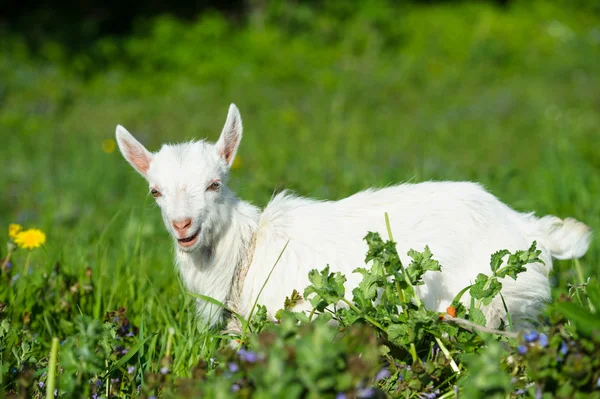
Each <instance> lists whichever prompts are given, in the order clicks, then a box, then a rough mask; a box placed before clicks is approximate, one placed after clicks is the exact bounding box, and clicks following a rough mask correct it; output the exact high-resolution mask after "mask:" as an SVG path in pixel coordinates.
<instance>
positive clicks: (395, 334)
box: [385, 324, 412, 346]
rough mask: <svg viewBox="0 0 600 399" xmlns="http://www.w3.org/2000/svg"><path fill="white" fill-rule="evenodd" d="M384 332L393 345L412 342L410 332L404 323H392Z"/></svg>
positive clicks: (403, 344)
mask: <svg viewBox="0 0 600 399" xmlns="http://www.w3.org/2000/svg"><path fill="white" fill-rule="evenodd" d="M385 332H386V334H387V336H388V339H389V340H390V341H391V342H392V343H393V344H395V345H398V346H407V345H410V343H411V342H412V338H411V337H412V333H411V331H410V328H409V327H408V325H406V324H392V325H390V326H389V327H388V328H387V329H386V331H385Z"/></svg>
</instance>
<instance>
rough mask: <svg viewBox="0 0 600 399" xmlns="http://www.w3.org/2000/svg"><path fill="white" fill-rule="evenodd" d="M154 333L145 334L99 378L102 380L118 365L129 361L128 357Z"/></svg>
mask: <svg viewBox="0 0 600 399" xmlns="http://www.w3.org/2000/svg"><path fill="white" fill-rule="evenodd" d="M155 335H156V333H154V334H150V335H149V336H147V337H146V338H144V339H143V340H142V341H139V342H138V343H137V344H136V345H135V346H134V347H133V348H131V349H130V350H129V352H127V353H126V354H125V355H124V356H123V357H122V358H121V359H119V361H118V362H116V363H115V364H113V365H112V367H111V368H109V369H108V371H107V372H106V373H105V374H104V375H103V376H102V378H101V380H104V379H105V378H106V377H107V376H109V375H110V374H111V373H112V372H113V371H115V370H116V369H118V368H119V367H121V366H122V365H124V364H125V363H127V362H128V361H129V359H131V358H132V357H133V356H134V355H135V354H136V353H138V352H139V350H140V349H142V347H143V346H144V344H146V342H148V340H149V339H150V338H152V337H153V336H155Z"/></svg>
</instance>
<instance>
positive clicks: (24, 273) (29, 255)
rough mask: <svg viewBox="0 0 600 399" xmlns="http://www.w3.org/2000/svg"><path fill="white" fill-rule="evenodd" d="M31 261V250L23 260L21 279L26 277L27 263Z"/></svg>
mask: <svg viewBox="0 0 600 399" xmlns="http://www.w3.org/2000/svg"><path fill="white" fill-rule="evenodd" d="M30 260H31V250H29V252H27V257H26V258H25V269H24V270H23V277H25V276H26V275H27V271H28V270H29V261H30Z"/></svg>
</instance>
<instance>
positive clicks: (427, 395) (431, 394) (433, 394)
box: [419, 389, 440, 399]
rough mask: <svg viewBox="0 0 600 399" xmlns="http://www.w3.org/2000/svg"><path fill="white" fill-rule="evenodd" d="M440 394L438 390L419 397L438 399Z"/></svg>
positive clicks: (421, 394)
mask: <svg viewBox="0 0 600 399" xmlns="http://www.w3.org/2000/svg"><path fill="white" fill-rule="evenodd" d="M439 393H440V390H439V389H436V390H435V391H433V392H423V393H420V394H419V397H420V398H421V399H436V398H437V396H438V395H439Z"/></svg>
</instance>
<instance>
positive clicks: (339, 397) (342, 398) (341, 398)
mask: <svg viewBox="0 0 600 399" xmlns="http://www.w3.org/2000/svg"><path fill="white" fill-rule="evenodd" d="M346 398H347V396H346V394H345V393H344V392H338V393H337V395H335V399H346Z"/></svg>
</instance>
